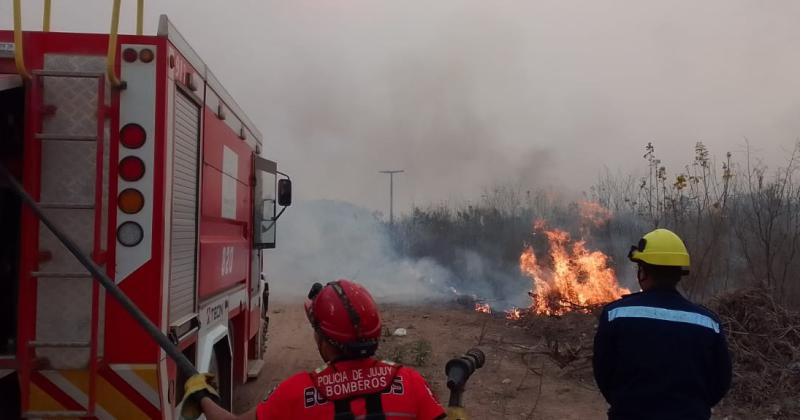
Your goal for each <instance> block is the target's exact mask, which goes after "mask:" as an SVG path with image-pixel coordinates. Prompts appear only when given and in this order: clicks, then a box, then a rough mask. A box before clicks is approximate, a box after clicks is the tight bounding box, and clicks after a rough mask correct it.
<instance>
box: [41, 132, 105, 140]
mask: <svg viewBox="0 0 800 420" xmlns="http://www.w3.org/2000/svg"><path fill="white" fill-rule="evenodd" d="M36 138H37V139H38V140H55V141H97V136H76V135H73V134H58V133H37V134H36Z"/></svg>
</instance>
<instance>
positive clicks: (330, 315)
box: [305, 280, 381, 357]
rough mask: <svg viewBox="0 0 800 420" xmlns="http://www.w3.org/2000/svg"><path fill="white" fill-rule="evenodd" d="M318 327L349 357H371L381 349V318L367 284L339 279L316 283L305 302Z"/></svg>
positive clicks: (317, 329)
mask: <svg viewBox="0 0 800 420" xmlns="http://www.w3.org/2000/svg"><path fill="white" fill-rule="evenodd" d="M305 307H306V315H307V316H308V320H309V321H311V325H312V326H313V327H314V329H315V330H316V331H317V332H318V333H319V334H320V335H322V336H323V337H325V338H326V339H327V340H328V341H329V342H330V343H331V344H333V345H334V346H336V347H337V348H339V349H340V350H342V351H343V352H344V353H345V356H349V357H369V356H372V355H373V354H375V350H377V349H378V341H379V339H380V336H381V317H380V314H379V313H378V307H377V305H375V301H374V300H373V299H372V296H371V295H370V294H369V292H368V291H367V289H365V288H364V286H362V285H360V284H357V283H353V282H352V281H350V280H336V281H332V282H330V283H328V284H326V285H325V286H322V285H321V284H319V283H314V286H312V287H311V291H310V292H308V300H306V303H305Z"/></svg>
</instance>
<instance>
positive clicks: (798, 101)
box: [0, 0, 800, 210]
mask: <svg viewBox="0 0 800 420" xmlns="http://www.w3.org/2000/svg"><path fill="white" fill-rule="evenodd" d="M10 3H11V2H10V1H3V2H2V3H0V27H2V28H10V27H11V17H10ZM23 3H24V6H26V7H27V8H28V10H26V12H27V13H26V17H25V18H26V26H28V27H36V26H37V25H39V22H40V20H39V19H40V18H39V13H40V12H41V5H40V4H38V3H39V2H31V1H26V2H23ZM110 3H111V2H110V1H109V0H103V1H101V0H80V1H76V0H54V1H53V8H54V10H53V27H54V29H56V30H70V31H107V27H108V17H109V15H110ZM123 3H125V4H126V10H124V12H123V28H124V29H125V30H126V31H130V30H132V28H133V21H134V12H133V9H132V7H133V5H134V4H135V2H134V1H123ZM146 3H147V5H146V7H147V10H146V12H147V16H146V19H145V24H146V26H145V27H146V31H147V32H148V33H154V32H155V28H156V23H157V16H158V15H159V14H161V13H166V14H168V15H169V16H170V18H171V19H172V20H173V21H174V22H175V24H176V25H177V27H178V28H179V30H180V31H181V32H182V33H183V35H184V36H185V37H186V38H187V39H188V40H189V41H190V43H191V44H192V45H193V46H194V48H195V49H196V50H197V51H198V52H199V53H200V55H201V56H202V57H203V58H204V60H205V61H206V63H207V64H208V65H209V66H210V67H211V68H212V69H213V71H214V72H215V74H216V75H217V76H218V78H219V79H220V80H221V81H222V82H223V84H224V85H225V86H226V87H227V88H228V90H229V91H230V92H231V93H232V94H233V96H234V97H235V98H237V100H238V102H239V103H240V105H242V107H243V108H244V109H245V110H246V111H247V112H248V114H249V115H250V117H251V118H252V119H253V120H254V121H255V122H256V124H257V125H258V126H259V128H260V129H261V131H262V132H263V133H264V135H265V151H266V155H267V156H268V157H271V158H274V159H276V160H278V162H279V167H280V169H282V170H284V171H286V172H288V173H290V174H291V175H292V176H293V180H294V181H295V191H296V194H297V196H298V197H299V198H332V199H343V200H348V201H352V202H356V203H359V204H363V205H366V206H368V207H370V208H378V209H385V206H386V201H387V194H388V193H387V184H388V181H387V180H386V178H385V176H383V175H378V174H377V171H378V170H380V169H396V168H399V169H405V170H406V172H407V173H406V174H404V175H401V176H400V178H399V179H398V183H397V185H396V187H397V188H396V191H397V202H398V207H399V208H400V209H401V210H403V209H407V208H408V206H409V205H410V204H411V203H412V202H416V203H417V204H422V203H426V202H429V201H431V200H441V199H461V198H469V197H475V196H477V195H478V194H479V191H480V190H481V188H482V187H484V186H487V185H491V184H494V183H498V182H500V183H509V182H510V183H520V184H521V185H536V186H542V185H555V186H556V187H559V188H560V187H564V188H569V189H572V190H575V191H580V190H584V189H586V188H587V187H588V186H589V185H590V184H591V183H592V181H593V179H594V178H595V176H596V174H597V173H598V171H599V170H600V169H601V168H602V167H603V166H607V167H610V168H612V169H616V168H623V169H625V170H633V169H635V168H638V167H643V166H644V165H643V164H644V161H643V160H642V159H641V156H642V154H643V148H644V145H645V144H646V143H647V142H648V141H653V142H655V144H656V147H657V151H658V152H659V154H661V155H662V158H663V160H664V161H665V162H666V163H667V164H672V165H673V166H675V165H678V164H680V165H682V164H684V163H686V162H689V161H690V160H691V158H692V153H693V145H694V143H695V142H696V141H698V140H702V141H704V142H706V144H707V145H708V146H709V147H710V148H711V149H712V151H713V152H714V153H715V154H717V155H720V156H721V155H722V154H723V153H724V152H725V151H728V150H731V151H734V152H737V151H738V152H740V151H742V150H743V145H744V139H745V138H748V139H749V140H750V141H751V143H752V144H753V145H755V146H756V147H757V149H758V151H759V154H760V155H761V156H762V157H763V158H764V159H765V160H766V161H767V162H770V163H777V162H780V161H781V159H782V157H783V155H784V153H785V150H787V149H789V148H790V147H791V145H792V144H793V142H794V141H795V139H797V138H798V137H800V48H797V45H798V42H800V25H798V24H797V22H798V18H800V1H796V0H786V1H781V0H770V1H763V0H759V1H738V0H716V1H700V0H692V1H678V0H670V1H659V2H654V1H645V0H626V1H622V0H604V1H591V0H584V1H570V0H548V1H539V0H516V1H510V0H494V1H486V0H462V1H456V0H436V1H430V0H428V1H422V0H402V1H400V0H395V1H387V0H383V1H381V0H282V1H277V0H269V1H265V0H249V1H233V0H229V1H200V0H181V1H158V2H156V1H149V2H146Z"/></svg>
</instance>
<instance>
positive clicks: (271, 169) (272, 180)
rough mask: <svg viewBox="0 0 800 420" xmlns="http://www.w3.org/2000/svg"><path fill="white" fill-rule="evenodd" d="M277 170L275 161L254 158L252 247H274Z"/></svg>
mask: <svg viewBox="0 0 800 420" xmlns="http://www.w3.org/2000/svg"><path fill="white" fill-rule="evenodd" d="M277 170H278V166H277V164H275V162H273V161H271V160H266V159H261V158H258V157H257V158H255V179H256V183H255V187H254V192H253V200H254V201H255V202H254V203H253V204H254V206H253V209H254V214H253V227H254V228H255V232H254V234H253V247H254V248H256V249H264V248H275V230H276V229H275V228H276V223H275V208H276V202H275V200H276V188H277V187H276V186H277V183H278V181H277V180H278V176H277Z"/></svg>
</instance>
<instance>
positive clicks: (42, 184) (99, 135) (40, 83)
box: [20, 70, 107, 418]
mask: <svg viewBox="0 0 800 420" xmlns="http://www.w3.org/2000/svg"><path fill="white" fill-rule="evenodd" d="M47 78H58V79H59V80H58V81H59V82H61V83H62V87H63V86H64V85H65V84H66V85H67V86H68V87H72V86H69V84H70V83H71V84H73V85H74V84H75V83H78V82H77V81H76V80H77V79H83V80H86V79H90V80H91V79H94V80H95V81H96V83H97V90H96V94H95V95H92V96H94V97H93V98H91V97H89V98H85V99H84V102H83V103H81V105H83V106H82V107H81V108H85V107H86V105H89V106H91V105H90V104H91V101H92V100H95V101H96V120H97V121H96V133H95V134H94V135H80V134H74V133H59V132H47V133H45V132H39V130H40V129H41V127H42V122H41V118H43V117H44V116H46V115H47V114H52V113H54V112H59V110H57V109H55V110H54V109H52V107H49V106H45V105H44V104H43V101H44V92H43V90H44V87H45V86H46V84H45V79H47ZM82 83H84V84H85V83H88V82H82ZM29 86H30V87H31V101H32V103H34V104H36V105H38V106H34V107H32V108H33V114H34V115H33V116H32V119H31V120H30V121H32V126H33V127H34V130H36V132H35V134H34V136H33V143H32V145H31V146H32V147H31V149H30V150H32V151H34V153H33V154H34V155H36V156H35V159H36V160H37V161H38V164H37V165H35V166H36V167H39V168H41V167H42V160H43V156H54V155H55V156H57V155H58V153H63V152H62V151H63V150H64V149H63V147H65V146H66V147H78V146H77V145H73V146H68V145H65V143H64V142H67V143H69V144H74V143H77V142H93V143H94V146H95V148H96V157H95V171H94V172H95V179H94V193H93V200H92V199H90V200H85V201H68V197H70V196H71V195H70V194H68V193H66V192H64V193H59V194H50V195H51V196H55V197H59V198H63V197H65V196H66V197H67V199H66V200H64V199H59V200H58V201H39V202H37V203H36V205H37V206H38V208H39V209H41V210H40V211H43V210H45V211H55V212H56V213H58V212H59V211H61V212H62V213H64V212H72V214H76V215H78V216H72V217H73V218H75V217H77V218H76V219H74V220H73V223H82V222H87V221H89V220H92V219H93V221H94V226H93V236H92V245H91V247H92V250H91V254H92V260H93V262H94V263H95V264H98V265H101V266H102V265H103V264H105V260H106V256H105V251H104V249H103V248H104V246H103V244H102V241H103V237H104V236H103V235H102V232H101V231H102V229H103V228H104V226H103V223H101V220H103V217H104V215H103V212H104V210H106V209H104V206H103V205H102V202H103V199H104V196H103V190H104V185H103V179H104V174H103V172H104V171H103V169H104V167H105V162H104V160H106V159H104V150H103V148H104V132H105V122H106V118H107V112H106V105H105V102H106V100H105V97H106V93H105V89H106V80H105V76H104V74H103V73H81V72H65V71H46V70H37V71H34V72H32V80H31V83H30V85H29ZM87 99H88V101H87ZM68 131H69V130H68ZM67 159H68V158H67V157H65V160H67ZM29 163H30V161H29ZM52 163H53V162H50V164H52ZM64 164H65V165H66V164H68V163H67V162H64ZM44 170H47V169H46V168H45V169H44ZM44 170H41V171H40V173H39V174H38V175H39V176H37V177H34V179H37V178H38V179H40V181H39V185H38V186H36V187H34V190H35V191H39V195H40V196H41V195H42V194H41V192H42V191H48V190H49V191H51V192H52V191H55V190H56V189H61V188H63V186H62V185H52V184H57V183H59V182H60V180H59V179H53V178H56V177H52V176H50V177H45V176H43V173H44ZM48 183H51V185H47V184H48ZM85 211H92V213H93V214H92V216H87V215H85V213H84V212H85ZM81 214H84V215H83V216H80V215H81ZM58 219H59V222H61V223H60V224H62V225H63V224H64V223H65V220H64V219H65V217H61V218H58ZM32 220H35V219H32ZM84 229H85V228H84ZM40 241H41V235H40V236H39V239H36V240H34V242H35V243H37V244H38V245H37V247H38V254H39V255H47V254H50V252H49V251H47V250H45V249H43V246H44V247H47V248H52V247H54V246H58V244H57V243H53V242H54V241H52V240H51V241H46V242H48V243H39V242H40ZM59 251H60V249H59ZM60 253H61V254H63V253H64V252H63V251H61V252H60ZM51 257H52V255H51ZM67 258H69V257H67ZM57 259H58V258H57ZM47 265H53V266H54V268H53V269H50V270H48V269H45V270H40V269H39V267H38V264H37V263H33V264H32V265H31V266H29V268H31V269H30V270H28V272H29V275H28V276H26V278H25V279H23V282H27V283H28V284H24V283H23V284H20V289H21V291H24V292H23V294H24V295H26V296H27V299H28V302H26V304H28V305H29V306H28V308H30V309H29V311H28V314H29V315H30V316H33V319H28V320H24V321H23V322H26V323H27V325H28V326H31V327H32V328H27V329H26V330H27V331H26V333H25V334H24V335H22V334H21V337H20V341H21V346H22V348H23V349H24V350H23V351H21V352H20V366H21V369H20V378H21V385H22V389H21V391H22V408H23V413H22V414H23V417H27V418H40V417H62V418H63V417H93V416H95V409H96V407H95V395H96V392H95V391H96V386H97V370H98V364H99V357H98V328H99V318H100V293H99V288H98V285H97V283H96V282H91V278H92V275H91V274H90V273H89V271H78V270H75V269H74V268H68V267H69V266H70V264H69V262H67V263H66V267H65V264H64V262H63V261H57V262H56V263H55V264H47ZM72 265H73V266H74V264H72ZM79 279H86V280H85V281H89V282H91V315H90V318H89V328H90V333H89V337H88V340H85V339H81V340H66V339H50V338H47V337H46V338H44V339H38V336H39V335H40V333H41V331H40V329H42V326H41V325H38V324H39V319H40V318H42V317H43V315H42V313H41V312H40V311H41V310H42V309H44V306H45V305H40V303H39V302H38V299H39V298H38V292H37V291H38V289H39V286H40V285H41V286H43V287H45V288H47V287H53V284H52V283H50V282H54V281H62V282H64V281H70V280H72V281H76V280H79ZM43 281H44V282H45V284H44V285H42V282H43ZM25 292H27V293H25ZM65 300H67V298H66V297H65V298H63V299H61V300H60V301H64V302H63V303H65V304H66V305H64V308H66V307H69V306H70V305H69V302H66V301H65ZM75 305H79V304H78V303H77V302H76V303H73V306H75ZM50 310H51V311H53V309H52V308H51V309H50ZM59 310H63V309H61V308H57V309H55V311H59ZM45 335H49V336H51V337H52V336H53V335H54V334H53V332H52V331H50V332H49V333H47V332H45ZM53 349H65V350H62V352H63V353H67V352H73V353H74V352H76V351H77V350H79V349H88V363H87V365H88V392H87V396H86V397H87V398H86V400H85V401H76V402H77V403H78V404H80V405H82V406H83V407H84V408H85V410H68V411H31V410H29V408H30V386H31V376H32V375H33V374H34V372H35V371H39V370H41V369H40V368H39V364H40V363H38V362H39V360H40V359H41V357H39V355H38V354H37V352H40V351H44V352H45V353H46V354H47V353H49V354H50V355H53ZM66 349H69V350H66ZM80 354H83V352H80ZM79 358H82V357H81V356H79ZM45 359H47V357H45ZM46 364H48V363H45V365H46Z"/></svg>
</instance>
